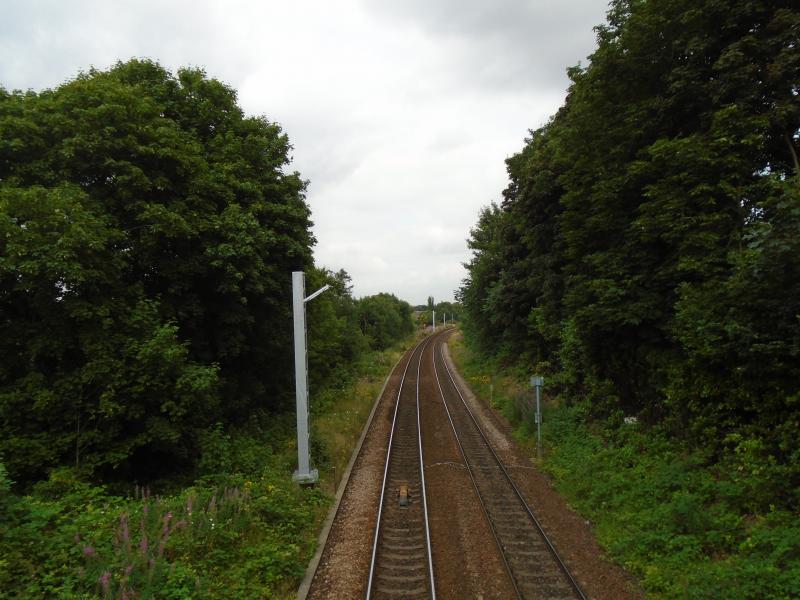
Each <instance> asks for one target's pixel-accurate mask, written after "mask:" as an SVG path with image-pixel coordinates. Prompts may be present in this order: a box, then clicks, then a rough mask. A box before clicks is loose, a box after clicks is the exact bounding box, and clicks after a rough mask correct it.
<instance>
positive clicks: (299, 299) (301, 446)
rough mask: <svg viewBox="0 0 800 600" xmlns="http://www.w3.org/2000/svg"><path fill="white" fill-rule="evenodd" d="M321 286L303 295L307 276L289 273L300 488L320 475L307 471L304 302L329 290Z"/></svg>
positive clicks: (306, 358) (297, 477)
mask: <svg viewBox="0 0 800 600" xmlns="http://www.w3.org/2000/svg"><path fill="white" fill-rule="evenodd" d="M330 287H331V286H330V285H324V286H322V287H321V288H319V289H318V290H317V291H316V292H314V293H313V294H311V295H310V296H308V297H307V298H306V297H305V295H306V275H305V273H304V272H303V271H293V272H292V312H293V314H294V382H295V401H296V403H297V471H295V472H294V475H292V480H293V481H296V482H298V483H300V484H306V485H308V484H314V483H316V482H317V481H318V480H319V471H317V469H310V462H309V456H308V350H307V333H306V332H307V329H306V302H310V301H311V300H313V299H314V298H316V297H317V296H319V295H320V294H321V293H322V292H324V291H325V290H327V289H328V288H330Z"/></svg>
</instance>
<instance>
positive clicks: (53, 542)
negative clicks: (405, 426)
mask: <svg viewBox="0 0 800 600" xmlns="http://www.w3.org/2000/svg"><path fill="white" fill-rule="evenodd" d="M400 348H401V347H400V346H397V347H396V348H394V349H390V350H385V351H382V352H372V353H369V354H367V355H365V356H364V357H363V358H362V359H361V361H360V362H359V364H358V365H356V366H355V368H354V369H353V370H351V371H349V372H343V373H341V374H340V376H339V377H337V378H334V379H335V380H336V383H335V384H334V385H331V386H329V387H328V388H326V389H321V390H313V389H312V391H311V406H312V424H313V429H312V460H313V462H314V463H315V466H317V467H318V468H319V470H320V475H321V483H320V485H319V486H317V487H315V488H302V487H299V486H298V485H296V484H295V483H293V482H292V479H291V476H292V472H293V470H294V468H295V465H296V462H295V461H296V452H297V450H296V442H295V438H294V415H293V414H284V415H271V416H270V417H269V418H262V419H260V420H259V419H255V418H254V419H253V422H252V423H250V424H249V425H248V426H247V427H244V428H240V429H227V430H226V429H225V428H223V427H222V425H218V426H216V427H214V428H211V429H209V430H208V431H206V432H205V433H204V434H203V435H202V439H201V447H202V449H203V450H202V456H201V457H200V460H199V468H198V472H197V474H196V478H195V480H194V481H193V483H192V485H189V486H188V487H181V486H177V485H175V482H164V481H160V482H154V483H153V486H154V487H153V489H151V488H150V487H149V486H147V485H145V486H141V485H135V484H131V485H130V486H128V488H127V489H125V488H124V487H121V486H120V485H119V484H117V485H116V486H115V487H114V488H113V489H111V488H109V487H105V486H102V485H97V484H92V483H90V482H87V481H83V480H82V479H81V478H80V476H79V475H78V474H76V473H75V472H74V471H73V470H71V469H63V468H62V469H57V470H54V471H52V472H51V474H50V477H49V479H48V480H46V481H43V482H40V483H39V484H37V485H36V486H34V487H33V488H32V489H31V490H29V492H28V493H26V494H25V495H18V494H15V493H13V491H12V484H13V482H11V481H10V480H9V478H8V477H7V474H6V471H5V469H4V468H3V465H2V462H1V461H0V598H1V599H5V598H8V599H11V598H26V599H28V598H30V599H35V598H86V599H89V598H92V599H94V598H103V599H106V598H108V599H111V598H113V599H120V600H133V599H134V598H136V599H150V598H158V599H172V600H178V599H188V598H192V599H211V598H237V599H250V598H252V599H257V598H271V599H273V598H277V599H280V598H291V597H294V594H295V590H296V588H297V586H298V584H299V582H300V579H301V578H302V576H303V573H304V571H305V568H306V564H307V563H308V561H309V559H310V558H311V555H312V553H313V552H314V550H315V545H316V538H317V534H318V531H319V527H320V524H321V522H322V519H323V518H324V515H325V513H326V512H327V510H328V507H329V506H330V504H331V501H332V492H333V490H334V489H335V484H336V483H338V480H339V479H340V478H341V474H342V471H343V470H344V467H345V465H346V464H347V461H348V459H349V456H350V453H351V452H352V449H353V447H354V446H355V443H356V441H357V439H358V435H359V433H360V431H361V428H362V427H363V424H364V420H365V418H366V416H367V414H368V413H369V410H370V409H371V406H372V401H373V400H374V398H375V396H376V394H377V392H378V390H379V389H380V387H381V384H382V382H383V380H384V379H385V377H386V376H387V374H388V371H389V369H390V368H391V366H392V365H393V364H394V363H395V361H396V360H397V359H398V358H399V356H400V354H401V349H400Z"/></svg>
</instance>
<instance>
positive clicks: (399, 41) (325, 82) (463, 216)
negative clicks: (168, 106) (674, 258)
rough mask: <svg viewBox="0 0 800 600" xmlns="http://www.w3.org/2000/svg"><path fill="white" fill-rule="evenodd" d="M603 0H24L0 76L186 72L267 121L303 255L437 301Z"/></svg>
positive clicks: (44, 79)
mask: <svg viewBox="0 0 800 600" xmlns="http://www.w3.org/2000/svg"><path fill="white" fill-rule="evenodd" d="M604 12H605V4H604V3H598V2H588V1H587V0H564V1H563V2H559V3H555V2H549V3H544V2H534V1H532V0H531V1H523V0H519V1H516V0H495V1H494V2H487V1H485V0H480V1H479V0H459V1H458V2H456V0H437V2H427V1H425V2H423V1H422V0H404V1H402V2H395V1H394V0H392V1H390V0H340V1H338V2H327V1H324V0H302V1H298V2H292V3H287V2H277V1H274V0H267V1H255V0H232V1H231V2H226V3H219V2H214V1H212V0H197V1H190V0H172V1H164V0H162V1H157V0H139V1H137V2H134V1H132V0H131V1H120V2H113V3H112V2H106V1H103V0H72V1H70V2H63V1H62V0H39V1H35V0H30V1H26V2H22V1H13V0H12V1H11V2H7V3H6V6H4V15H3V17H4V18H3V19H2V20H0V85H3V86H4V87H6V88H10V89H15V88H21V89H26V88H34V89H42V88H46V87H53V86H56V85H58V84H59V83H61V82H63V81H65V80H67V79H70V78H72V77H74V76H75V75H76V74H77V73H78V71H79V70H86V69H88V68H89V67H90V66H92V65H94V66H96V67H97V68H101V69H102V68H107V67H108V66H110V65H112V64H113V63H114V62H115V61H117V60H120V59H121V60H126V59H128V58H130V57H133V56H137V57H150V58H153V59H156V60H159V61H160V62H161V63H162V64H163V65H164V66H166V67H167V68H169V69H171V70H173V71H174V70H176V69H177V68H178V67H180V66H202V67H204V68H205V69H206V71H207V73H208V74H209V75H210V76H212V77H216V78H218V79H220V80H221V81H223V82H225V83H227V84H229V85H231V86H232V87H234V88H235V89H237V90H238V92H239V101H240V103H241V105H242V106H243V108H244V109H245V111H246V112H247V113H248V114H251V115H266V116H267V118H269V119H270V120H272V121H276V122H278V123H280V124H281V125H282V126H283V128H284V131H285V132H286V133H287V134H288V135H289V138H290V140H291V142H292V144H293V146H294V150H293V155H294V163H293V164H292V166H291V167H290V168H291V169H297V170H298V171H300V173H301V175H302V176H303V177H304V178H307V179H309V180H310V186H309V189H308V202H309V204H310V205H311V209H312V219H313V221H314V223H315V225H314V234H315V236H316V238H317V239H318V244H317V247H316V249H315V256H316V260H317V262H318V264H320V265H324V266H327V267H329V268H331V269H335V270H338V269H339V268H344V269H346V270H347V271H348V272H349V273H350V274H351V275H352V277H353V285H354V291H355V293H356V294H357V295H367V294H373V293H377V292H380V291H388V292H392V293H395V294H396V295H398V296H400V297H401V298H404V299H407V300H409V301H411V302H412V303H415V304H417V303H422V302H424V301H425V299H426V298H427V296H428V295H434V296H435V297H436V298H441V299H449V298H452V295H453V291H454V290H455V289H456V288H457V287H459V285H460V283H461V280H462V279H463V277H464V276H465V273H464V269H463V267H462V265H461V263H462V262H464V261H466V260H467V259H468V257H469V252H468V250H467V247H466V242H465V238H466V237H467V236H468V235H469V229H470V227H472V226H473V225H474V223H475V221H476V218H477V215H478V211H479V209H480V207H481V206H483V205H486V204H488V203H489V202H491V201H492V200H497V199H498V198H499V196H500V193H501V191H502V190H503V188H504V187H505V186H506V173H505V164H504V161H505V159H506V158H507V157H508V156H510V155H511V154H513V153H515V152H517V151H519V150H520V149H521V148H522V145H523V140H524V138H525V136H526V134H527V130H528V129H529V128H536V127H539V126H541V125H542V124H544V123H545V122H546V121H547V119H548V117H549V116H550V115H551V114H552V113H554V112H555V110H556V109H557V108H558V106H559V105H560V104H561V103H562V101H563V98H564V94H565V90H566V86H567V84H568V81H567V78H566V75H565V69H566V67H567V66H569V65H573V64H575V63H577V62H578V61H579V60H582V59H583V58H584V57H585V56H586V55H587V54H589V53H590V52H591V51H592V48H593V46H594V33H593V32H592V26H593V25H595V24H597V23H600V22H601V21H602V18H603V13H604Z"/></svg>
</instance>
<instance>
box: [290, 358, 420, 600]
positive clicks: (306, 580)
mask: <svg viewBox="0 0 800 600" xmlns="http://www.w3.org/2000/svg"><path fill="white" fill-rule="evenodd" d="M405 355H406V353H405V352H403V353H402V354H401V355H400V358H398V359H397V362H395V363H394V365H393V366H392V368H391V369H389V373H388V374H387V375H386V379H384V380H383V386H381V391H380V392H378V395H377V397H376V398H375V400H374V401H373V403H372V410H371V411H370V413H369V417H367V422H366V423H365V424H364V427H363V429H362V430H361V437H360V438H359V439H358V443H357V444H356V447H355V448H353V453H352V454H351V455H350V462H348V463H347V468H346V469H345V471H344V475H343V476H342V480H341V481H340V482H339V487H338V489H337V490H336V498H335V501H334V503H333V506H331V508H330V510H329V511H328V516H327V517H325V522H324V523H323V525H322V530H321V531H320V533H319V537H318V538H317V551H316V552H315V553H314V556H313V558H312V559H311V562H309V563H308V567H307V568H306V574H305V575H304V576H303V581H301V582H300V587H298V588H297V600H306V597H307V596H308V592H309V591H310V590H311V582H312V581H313V580H314V575H315V574H316V572H317V567H318V566H319V561H320V560H321V559H322V552H323V551H324V550H325V545H326V544H327V543H328V535H329V534H330V532H331V527H332V526H333V521H334V519H335V518H336V513H337V512H339V504H340V503H341V502H342V496H344V490H345V488H346V487H347V483H348V481H350V474H351V473H352V471H353V465H354V464H355V462H356V458H358V455H359V453H360V452H361V446H362V445H363V444H364V439H365V438H366V437H367V431H368V430H369V427H370V425H371V424H372V418H373V417H374V416H375V412H376V411H377V409H378V404H379V403H380V400H381V398H382V397H383V392H384V391H386V386H387V385H389V379H391V377H392V374H393V373H394V371H395V369H396V368H397V365H399V364H400V361H401V360H403V357H405Z"/></svg>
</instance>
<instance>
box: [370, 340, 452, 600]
mask: <svg viewBox="0 0 800 600" xmlns="http://www.w3.org/2000/svg"><path fill="white" fill-rule="evenodd" d="M434 337H437V334H433V335H429V336H427V337H425V338H424V339H422V340H421V341H420V342H419V343H418V344H417V345H416V346H414V348H413V349H412V350H411V354H410V356H409V358H408V362H407V363H406V366H405V368H404V369H403V376H402V377H401V379H400V385H399V386H398V389H397V398H396V400H395V407H394V413H393V415H392V426H391V430H390V432H389V443H388V447H387V450H386V463H385V465H384V468H383V480H382V482H381V495H380V500H379V501H378V515H377V518H376V521H375V535H374V537H373V540H372V558H371V559H370V564H369V578H368V579H367V591H366V594H365V598H366V600H370V598H371V597H372V590H373V583H374V581H375V564H376V559H377V555H378V542H379V540H380V533H381V517H382V515H383V501H384V498H385V497H386V481H387V478H388V474H389V462H390V460H391V457H392V442H393V440H394V433H395V428H396V425H397V413H398V409H399V407H400V395H401V394H402V392H403V385H404V383H405V380H406V375H407V374H408V367H409V366H410V365H411V363H412V362H413V360H414V354H416V352H417V350H419V349H420V348H421V350H420V362H421V356H422V353H424V352H425V348H427V347H428V345H429V344H430V342H431V340H432V339H433V338H434ZM417 386H419V367H418V373H417ZM417 401H419V387H417ZM418 423H419V417H418ZM420 438H421V436H420ZM420 452H422V448H421V446H420ZM422 468H423V467H422V460H421V458H420V469H422ZM424 497H425V494H424V479H423V502H424ZM425 506H426V505H424V504H423V509H424V510H425V526H426V533H427V526H428V523H427V518H428V515H427V509H426V508H425ZM427 541H428V557H429V564H430V560H431V559H430V535H429V534H428V535H427ZM430 576H431V590H432V592H433V569H432V567H431V568H430ZM433 593H434V598H435V592H433Z"/></svg>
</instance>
